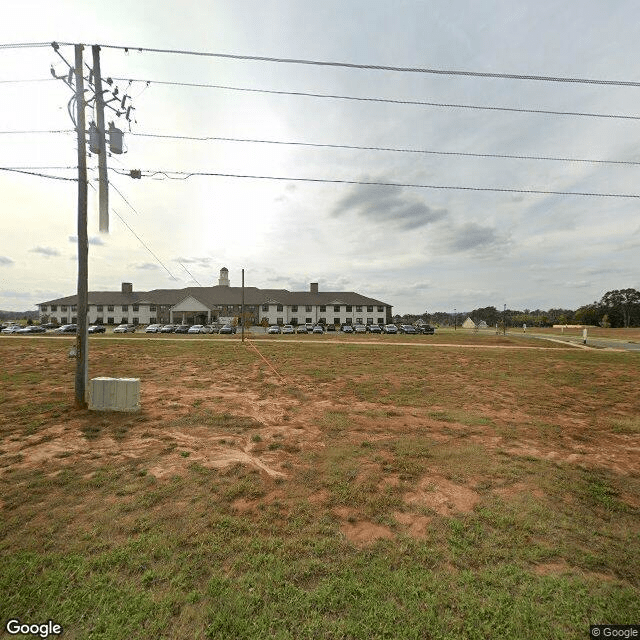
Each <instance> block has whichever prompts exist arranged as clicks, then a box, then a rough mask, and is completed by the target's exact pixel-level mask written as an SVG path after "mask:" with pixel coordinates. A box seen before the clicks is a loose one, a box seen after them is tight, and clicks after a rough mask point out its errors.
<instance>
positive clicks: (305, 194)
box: [0, 0, 640, 314]
mask: <svg viewBox="0 0 640 640" xmlns="http://www.w3.org/2000/svg"><path fill="white" fill-rule="evenodd" d="M54 41H55V42H59V43H69V44H68V45H66V44H65V45H64V46H61V47H60V50H59V51H60V53H61V54H62V56H64V58H65V59H66V60H67V61H68V62H70V63H71V64H73V60H74V48H73V46H71V45H72V44H74V43H83V44H84V45H86V46H85V48H84V51H83V55H84V61H85V62H86V63H87V64H88V65H89V66H92V57H91V46H90V45H92V44H100V45H102V48H101V69H102V76H103V78H107V77H111V78H115V79H116V80H114V83H113V84H112V85H111V88H112V89H113V88H114V87H116V86H117V87H118V89H119V96H123V95H125V94H127V95H128V96H130V98H129V99H128V100H129V102H127V103H126V104H129V105H132V106H133V107H134V109H133V110H132V111H131V112H130V115H131V121H130V122H127V121H126V119H125V118H123V117H119V118H118V117H116V115H115V114H114V113H113V112H112V111H109V110H107V116H106V117H107V122H109V121H111V120H113V121H114V122H115V125H116V126H118V127H119V128H121V129H122V130H123V131H124V150H125V153H123V154H112V155H111V156H110V157H109V158H108V160H107V162H108V166H109V180H110V192H109V205H110V209H111V212H110V230H109V233H108V234H104V233H100V232H99V229H98V203H97V191H96V188H97V171H96V170H95V168H96V166H97V157H96V156H95V155H93V154H91V155H90V157H89V158H88V161H87V162H88V166H89V182H90V189H89V204H88V219H89V221H88V234H89V242H90V246H89V290H90V291H108V290H112V291H118V290H120V285H121V283H122V282H131V283H133V287H134V289H135V290H150V289H158V288H183V287H187V286H194V285H196V286H197V285H202V286H211V285H215V284H217V282H218V277H219V271H220V268H221V267H223V266H225V267H227V268H228V269H229V277H230V280H231V285H232V286H239V285H240V281H241V270H242V269H244V270H245V283H246V285H247V286H255V287H262V288H285V289H289V290H293V291H296V290H298V291H300V290H308V288H309V283H310V282H318V283H319V287H320V290H324V291H356V292H358V293H361V294H363V295H366V296H370V297H372V298H376V299H379V300H382V301H384V302H386V303H388V304H391V305H393V308H394V313H400V314H403V313H424V312H425V311H428V312H434V311H451V310H453V309H454V308H457V309H458V310H462V309H465V310H471V309H474V308H478V307H485V306H490V305H493V306H496V307H497V308H499V309H501V308H502V307H503V305H504V304H506V305H507V308H510V309H532V310H533V309H549V308H553V307H563V308H571V309H575V308H577V307H579V306H581V305H584V304H588V303H590V302H592V301H594V300H598V299H600V298H601V296H602V295H603V294H604V293H605V292H606V291H609V290H612V289H622V288H628V287H634V288H638V289H640V216H639V215H638V209H639V207H640V198H638V197H636V198H629V197H601V196H579V195H560V194H552V193H526V192H527V191H529V192H530V191H543V192H551V191H555V192H558V191H560V192H563V193H568V192H572V193H601V194H610V195H618V196H619V195H636V196H638V195H640V181H639V180H638V178H639V177H640V147H639V145H638V141H639V140H640V107H639V106H638V105H639V104H640V100H639V98H640V86H617V85H611V84H594V83H577V82H548V81H541V80H521V79H508V78H504V77H499V78H496V77H483V76H479V75H477V74H478V73H491V74H502V75H504V74H511V75H528V76H545V77H562V78H587V79H597V80H614V81H623V82H625V81H626V82H634V83H640V72H639V71H638V64H637V60H638V59H639V57H640V3H638V2H637V0H615V1H612V2H602V1H601V0H565V2H562V3H558V2H557V0H523V1H520V2H513V1H512V0H483V2H477V0H448V1H447V2H437V1H435V0H376V1H375V2H371V0H350V1H349V2H344V1H338V0H324V1H323V2H321V3H320V2H308V1H307V2H301V1H300V0H288V1H286V0H244V1H242V2H238V1H231V0H228V1H223V0H206V1H205V0H181V1H180V2H176V1H175V0H173V1H169V0H166V1H164V0H163V1H160V0H156V1H152V0H136V2H130V1H127V2H124V1H122V0H110V2H98V1H95V0H57V1H56V2H50V0H25V1H24V2H20V3H18V2H11V3H3V20H2V21H1V23H0V45H2V46H0V113H1V115H2V124H1V125H0V193H1V194H2V198H1V199H0V309H5V310H20V311H22V310H29V309H35V305H36V304H38V303H39V302H43V301H46V300H50V299H53V298H57V297H62V296H66V295H72V294H74V293H75V292H76V288H77V233H78V232H77V199H78V197H77V182H75V181H73V180H68V179H67V180H61V179H54V178H53V177H56V178H63V177H64V178H75V177H77V170H76V169H75V167H77V164H78V158H77V139H76V133H75V131H74V124H73V122H72V121H71V119H70V116H69V114H68V111H67V105H68V103H69V100H70V99H71V97H72V95H73V93H72V91H71V89H70V88H69V87H68V86H67V85H66V84H65V83H64V82H63V81H62V80H55V79H54V78H53V77H52V74H51V71H50V69H51V67H52V66H53V69H54V72H55V74H56V75H58V76H60V75H63V74H66V73H67V72H68V66H67V65H66V63H65V62H64V61H63V59H62V58H61V57H59V56H58V55H57V54H56V52H55V51H54V49H53V48H52V47H51V46H33V47H31V46H30V47H19V48H16V47H8V46H4V45H13V44H42V43H50V42H54ZM108 45H111V47H110V46H108ZM118 47H127V50H124V49H123V48H118ZM139 49H142V50H139ZM145 49H163V50H171V51H173V52H176V51H191V52H198V53H216V54H225V55H233V56H247V57H249V58H256V57H263V58H277V59H280V60H283V59H294V60H310V61H325V62H326V61H330V62H341V63H350V64H355V65H364V66H367V67H375V66H384V67H400V68H412V69H431V70H443V71H466V72H473V73H474V74H476V75H459V74H451V73H445V74H436V73H424V72H407V71H389V70H381V69H373V68H367V69H362V68H353V67H351V68H350V67H347V66H328V65H309V64H293V63H289V62H273V61H259V60H255V59H237V58H230V57H213V56H202V55H186V54H179V53H159V52H151V51H146V50H145ZM87 73H88V69H87ZM130 80H132V82H130ZM148 81H150V82H148ZM177 83H180V84H177ZM187 85H217V86H216V87H212V86H207V87H204V86H187ZM292 94H295V95H292ZM300 94H316V96H317V95H318V94H323V95H324V96H334V97H313V96H309V95H300ZM335 96H341V97H335ZM347 98H359V99H357V100H355V99H347ZM371 98H375V99H377V100H370V99H371ZM380 99H385V100H387V102H383V101H380ZM411 102H413V103H416V102H420V103H431V104H430V105H426V104H409V103H411ZM117 104H118V103H117V102H114V103H113V105H117ZM434 105H448V106H434ZM456 105H459V106H456ZM461 105H465V106H461ZM469 106H474V107H479V106H482V107H491V109H478V108H469ZM508 109H516V110H521V111H509V110H508ZM522 110H527V112H523V111H522ZM530 111H537V112H538V113H531V112H530ZM540 111H554V112H556V113H555V114H549V113H539V112H540ZM557 112H562V113H557ZM570 113H571V114H574V115H569V114H570ZM585 113H588V114H600V115H601V116H608V117H594V116H586V115H575V114H585ZM86 114H87V122H90V121H91V120H92V119H93V118H94V117H95V116H94V110H93V107H92V106H89V107H87V111H86ZM610 116H627V117H626V118H622V117H610ZM628 116H633V117H635V118H636V119H633V117H631V118H630V117H628ZM27 132H34V133H27ZM35 132H37V133H35ZM40 132H45V133H40ZM152 136H171V137H152ZM189 138H201V139H199V140H194V139H189ZM205 138H208V139H205ZM214 138H218V139H214ZM219 138H227V139H229V138H233V140H220V139H219ZM249 140H251V141H253V142H249ZM257 141H263V142H257ZM266 141H269V142H266ZM282 143H287V144H282ZM291 143H298V144H291ZM299 143H304V144H299ZM314 145H315V146H314ZM317 145H320V146H317ZM344 147H376V148H377V149H376V150H373V149H353V148H344ZM380 149H393V150H380ZM495 156H520V158H505V157H495ZM522 156H530V157H531V156H533V157H536V158H547V159H544V160H542V159H524V158H522ZM576 160H589V162H577V161H576ZM595 161H598V162H595ZM603 161H606V162H603ZM612 161H613V162H612ZM634 163H636V164H634ZM40 167H44V168H42V169H40ZM12 168H13V169H16V168H17V169H19V170H21V171H31V172H33V173H40V174H42V175H41V176H36V175H27V174H24V173H18V172H17V171H7V170H6V169H12ZM133 169H139V170H141V172H142V176H143V177H142V179H140V180H136V179H132V178H131V177H130V176H129V172H130V171H131V170H133ZM176 172H182V174H180V173H176ZM188 173H209V174H227V175H226V176H220V175H215V176H212V175H208V176H202V175H200V176H196V175H193V176H191V177H186V175H185V174H188ZM45 176H52V177H45ZM232 176H233V177H232ZM236 176H253V177H249V178H247V177H236ZM256 176H262V177H260V178H258V177H256ZM269 178H287V179H279V180H274V179H269ZM293 178H295V179H296V180H293ZM302 179H304V180H302ZM323 180H324V181H326V182H323ZM331 181H334V182H331ZM355 183H385V184H386V185H389V184H390V183H391V184H392V185H394V186H382V185H379V184H377V185H373V184H355ZM395 185H410V186H395ZM442 187H456V188H447V189H444V188H442ZM492 189H505V190H507V191H496V190H493V191H492Z"/></svg>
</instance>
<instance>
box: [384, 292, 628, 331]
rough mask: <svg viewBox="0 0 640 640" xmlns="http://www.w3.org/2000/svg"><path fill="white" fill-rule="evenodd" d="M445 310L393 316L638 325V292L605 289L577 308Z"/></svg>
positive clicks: (458, 321) (401, 319)
mask: <svg viewBox="0 0 640 640" xmlns="http://www.w3.org/2000/svg"><path fill="white" fill-rule="evenodd" d="M456 316H457V317H456V318H454V314H453V313H451V312H448V311H436V312H435V313H429V312H427V311H425V312H424V313H423V314H405V315H404V316H395V317H394V320H396V319H397V320H396V321H399V322H404V323H414V322H417V321H418V320H422V321H424V322H428V323H430V324H438V325H453V324H454V321H455V322H456V324H458V325H460V324H462V323H463V322H464V321H465V320H466V318H467V317H469V318H471V319H472V320H473V321H474V322H475V323H476V324H478V323H479V322H481V321H483V320H484V321H485V322H486V323H487V325H488V326H490V327H491V326H495V325H496V324H497V325H500V326H502V323H503V322H506V323H507V325H508V326H522V325H523V324H526V325H527V326H528V327H550V326H552V325H554V324H586V325H595V326H601V327H640V291H638V290H636V289H615V290H613V291H607V293H605V294H604V295H603V296H602V298H601V299H600V300H599V301H595V302H592V303H590V304H586V305H583V306H582V307H579V308H578V309H575V310H572V309H562V308H558V309H546V310H544V309H535V310H530V309H524V310H518V309H507V310H506V311H504V310H498V309H496V307H493V306H491V307H482V308H480V309H473V310H472V311H460V312H458V313H457V314H456Z"/></svg>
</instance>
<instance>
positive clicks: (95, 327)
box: [87, 324, 107, 333]
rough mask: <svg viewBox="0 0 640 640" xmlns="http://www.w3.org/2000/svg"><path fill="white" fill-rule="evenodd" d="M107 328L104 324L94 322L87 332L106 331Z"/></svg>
mask: <svg viewBox="0 0 640 640" xmlns="http://www.w3.org/2000/svg"><path fill="white" fill-rule="evenodd" d="M106 332H107V328H106V327H105V326H104V325H103V324H92V325H91V326H90V327H89V328H88V329H87V333H106Z"/></svg>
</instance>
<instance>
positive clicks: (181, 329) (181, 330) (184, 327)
mask: <svg viewBox="0 0 640 640" xmlns="http://www.w3.org/2000/svg"><path fill="white" fill-rule="evenodd" d="M174 333H189V325H188V324H179V325H178V326H177V327H176V329H175V331H174Z"/></svg>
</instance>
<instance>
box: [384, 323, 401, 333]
mask: <svg viewBox="0 0 640 640" xmlns="http://www.w3.org/2000/svg"><path fill="white" fill-rule="evenodd" d="M384 332H385V333H398V327H396V325H395V324H386V325H385V326H384Z"/></svg>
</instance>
